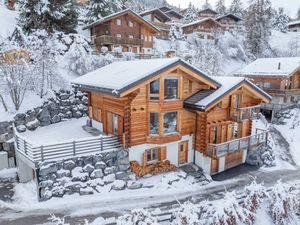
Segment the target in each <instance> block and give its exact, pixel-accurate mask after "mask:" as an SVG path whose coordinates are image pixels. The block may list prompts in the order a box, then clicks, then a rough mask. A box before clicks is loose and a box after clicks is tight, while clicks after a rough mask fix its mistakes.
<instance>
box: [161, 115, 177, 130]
mask: <svg viewBox="0 0 300 225" xmlns="http://www.w3.org/2000/svg"><path fill="white" fill-rule="evenodd" d="M175 132H177V112H168V113H165V114H164V134H170V133H175Z"/></svg>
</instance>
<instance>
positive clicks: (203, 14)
mask: <svg viewBox="0 0 300 225" xmlns="http://www.w3.org/2000/svg"><path fill="white" fill-rule="evenodd" d="M198 15H199V18H200V19H205V18H215V17H217V15H218V13H217V12H216V11H215V10H213V9H210V8H207V9H202V10H200V11H199V13H198Z"/></svg>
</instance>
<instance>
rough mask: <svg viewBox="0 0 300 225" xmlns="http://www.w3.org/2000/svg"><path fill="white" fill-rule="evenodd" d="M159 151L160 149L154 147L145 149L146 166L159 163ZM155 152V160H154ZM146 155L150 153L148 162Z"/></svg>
mask: <svg viewBox="0 0 300 225" xmlns="http://www.w3.org/2000/svg"><path fill="white" fill-rule="evenodd" d="M160 150H161V147H155V148H149V149H146V150H145V152H146V159H147V165H149V164H153V163H156V162H158V161H159V152H160ZM155 152H156V158H154V156H155V154H154V153H155ZM148 153H150V160H148Z"/></svg>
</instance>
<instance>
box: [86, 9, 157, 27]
mask: <svg viewBox="0 0 300 225" xmlns="http://www.w3.org/2000/svg"><path fill="white" fill-rule="evenodd" d="M127 13H131V14H132V15H134V16H136V17H137V18H138V19H139V20H141V21H142V22H144V23H145V24H146V25H148V26H149V27H152V29H153V30H155V31H158V30H157V28H156V27H155V26H153V25H152V24H151V23H149V22H148V21H146V20H145V19H144V18H143V17H141V16H140V15H139V14H137V13H135V12H134V11H132V10H131V9H124V10H122V11H119V12H116V13H113V14H110V15H108V16H106V17H103V18H101V19H99V20H97V21H95V22H93V23H90V24H88V25H87V26H86V27H84V28H83V29H84V30H85V29H88V28H91V27H93V26H95V25H98V24H101V23H104V22H107V21H109V20H111V19H113V18H114V17H118V16H121V15H124V14H127Z"/></svg>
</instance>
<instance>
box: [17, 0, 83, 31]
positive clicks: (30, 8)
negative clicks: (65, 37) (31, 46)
mask: <svg viewBox="0 0 300 225" xmlns="http://www.w3.org/2000/svg"><path fill="white" fill-rule="evenodd" d="M21 4H22V6H21V13H20V18H19V24H20V26H21V27H22V29H23V30H24V32H25V33H32V32H33V31H34V30H39V29H40V30H46V31H47V32H48V33H53V32H55V31H62V32H66V33H73V32H75V28H76V26H77V22H78V21H77V19H78V13H77V10H76V3H75V2H74V0H48V1H41V0H24V1H23V2H22V3H21Z"/></svg>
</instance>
